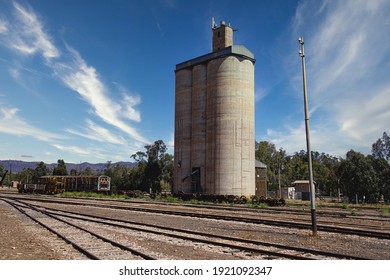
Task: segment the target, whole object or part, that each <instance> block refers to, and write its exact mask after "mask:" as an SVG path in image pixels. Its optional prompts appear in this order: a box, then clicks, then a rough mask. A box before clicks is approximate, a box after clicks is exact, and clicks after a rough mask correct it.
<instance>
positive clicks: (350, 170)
mask: <svg viewBox="0 0 390 280" xmlns="http://www.w3.org/2000/svg"><path fill="white" fill-rule="evenodd" d="M338 174H339V177H340V185H341V187H342V190H343V194H344V195H346V196H348V197H349V199H350V201H355V198H356V196H357V197H358V199H359V200H362V199H363V197H364V198H365V199H364V200H365V201H368V202H378V200H379V195H380V192H379V191H380V190H379V183H380V182H379V177H378V176H377V172H376V170H375V169H374V157H373V156H364V155H363V154H362V153H359V152H355V151H354V150H350V151H349V152H347V155H346V159H345V160H342V161H341V163H340V166H339V169H338Z"/></svg>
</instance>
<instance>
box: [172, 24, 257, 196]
mask: <svg viewBox="0 0 390 280" xmlns="http://www.w3.org/2000/svg"><path fill="white" fill-rule="evenodd" d="M212 36H213V38H212V52H211V53H208V54H206V55H203V56H200V57H196V58H193V59H190V60H188V61H185V62H183V63H179V64H177V65H176V70H175V75H176V85H175V148H174V186H173V192H174V193H178V192H184V193H201V194H217V195H245V196H250V195H253V194H255V139H254V119H255V118H254V63H255V59H254V56H253V54H252V53H251V52H250V51H249V50H248V49H247V48H245V47H244V46H240V45H234V44H233V28H232V27H231V26H230V24H225V22H224V21H221V22H220V25H219V26H217V25H216V24H215V23H214V20H213V24H212Z"/></svg>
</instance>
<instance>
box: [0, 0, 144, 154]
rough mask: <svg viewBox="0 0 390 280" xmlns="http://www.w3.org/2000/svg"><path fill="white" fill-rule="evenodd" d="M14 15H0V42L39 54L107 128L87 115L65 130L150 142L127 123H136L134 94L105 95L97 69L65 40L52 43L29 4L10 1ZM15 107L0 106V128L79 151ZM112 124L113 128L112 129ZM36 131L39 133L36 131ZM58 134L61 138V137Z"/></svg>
mask: <svg viewBox="0 0 390 280" xmlns="http://www.w3.org/2000/svg"><path fill="white" fill-rule="evenodd" d="M13 7H14V13H13V15H14V17H13V18H12V19H11V20H10V21H8V20H6V19H1V18H0V42H1V44H3V45H5V46H6V47H7V48H9V49H10V50H12V51H13V52H14V53H16V54H18V55H23V56H34V55H41V56H42V58H43V62H44V65H45V66H46V67H48V69H50V70H51V71H52V73H53V75H54V76H55V77H56V78H58V79H59V80H60V81H61V82H62V83H63V84H64V85H65V86H66V87H68V88H69V89H71V90H73V91H75V92H77V94H79V95H80V96H81V98H82V100H84V101H85V102H86V103H87V104H88V105H89V106H90V107H91V109H92V111H93V113H94V114H95V116H97V117H98V118H99V119H100V120H102V121H103V122H104V123H105V124H106V125H107V126H108V127H109V128H108V127H102V126H98V125H97V124H96V123H95V122H93V121H92V120H87V122H86V127H85V128H84V129H82V130H79V131H78V130H76V129H74V128H68V129H65V131H66V132H68V133H70V134H73V135H76V136H81V137H84V138H87V139H90V140H93V141H98V142H107V143H112V144H117V145H122V146H124V147H128V142H133V143H134V144H133V145H134V146H140V145H144V144H145V143H149V142H150V141H149V140H148V139H146V138H145V137H144V136H142V135H141V134H140V133H139V132H138V131H137V129H135V128H134V127H133V125H132V124H131V123H130V122H136V123H139V122H140V121H141V113H140V112H139V111H138V110H137V109H136V106H137V105H138V104H139V103H140V102H141V98H140V96H139V95H132V94H130V93H129V92H128V91H127V90H126V89H125V88H124V87H122V86H120V87H117V90H118V91H119V93H120V94H121V95H122V99H121V100H118V99H116V100H114V99H112V97H110V93H111V91H110V89H109V88H108V87H107V86H106V85H105V84H104V83H103V82H102V79H101V77H100V76H99V73H98V71H97V70H96V69H95V68H94V67H93V66H91V65H88V63H87V62H86V61H85V60H84V59H83V58H82V57H81V55H80V53H79V52H78V51H77V50H75V49H74V48H72V47H70V46H68V45H65V47H64V48H62V49H61V51H60V48H59V47H58V46H57V45H56V44H55V43H54V41H53V39H52V38H51V36H50V35H49V34H48V33H47V32H46V31H45V27H44V24H43V23H42V21H41V20H40V19H39V17H38V16H37V15H36V14H35V12H34V11H33V9H32V8H30V7H28V6H23V5H21V4H19V3H17V2H13ZM9 74H10V75H11V77H13V79H15V80H20V78H21V77H20V75H21V72H20V71H18V69H16V68H13V69H11V70H9ZM17 112H18V109H16V108H11V109H2V110H1V115H0V117H1V118H2V119H3V120H6V121H8V124H5V123H2V124H1V126H0V132H4V133H10V134H14V135H25V136H27V135H29V136H32V137H35V138H36V139H39V140H42V141H45V142H50V141H52V142H53V143H55V144H52V146H53V147H55V148H57V149H59V150H62V151H68V152H71V153H74V154H79V155H83V150H82V149H80V148H77V147H75V146H72V145H62V144H61V145H60V144H57V143H56V142H55V141H54V140H58V139H59V135H57V134H52V133H49V132H46V131H44V130H43V129H40V128H38V127H36V126H32V125H29V124H28V122H27V121H26V120H24V119H22V118H20V117H18V115H17ZM113 128H115V129H113ZM117 130H119V131H121V132H124V133H125V134H126V135H127V137H128V138H131V139H132V140H129V139H125V138H124V137H123V136H121V135H115V134H114V133H115V131H117ZM36 135H42V136H36ZM62 138H63V137H62Z"/></svg>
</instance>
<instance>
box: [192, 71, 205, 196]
mask: <svg viewBox="0 0 390 280" xmlns="http://www.w3.org/2000/svg"><path fill="white" fill-rule="evenodd" d="M206 90H207V67H206V65H204V64H200V65H196V66H194V68H193V70H192V104H191V105H192V107H191V111H192V115H191V118H192V130H191V131H192V137H191V138H192V139H191V171H192V176H191V185H192V192H195V193H203V192H204V191H205V189H204V187H205V162H206V155H205V150H206Z"/></svg>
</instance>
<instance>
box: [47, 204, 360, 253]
mask: <svg viewBox="0 0 390 280" xmlns="http://www.w3.org/2000/svg"><path fill="white" fill-rule="evenodd" d="M46 209H48V210H50V211H56V212H57V213H55V214H54V213H52V212H50V213H51V214H54V215H59V216H64V217H69V218H74V219H79V220H83V221H88V222H95V223H100V224H104V225H110V226H115V227H121V228H126V229H130V230H136V231H143V232H148V233H153V234H159V235H166V236H170V237H175V238H181V239H183V238H185V239H189V240H191V241H194V242H203V243H204V242H207V243H210V242H209V241H207V240H206V241H205V240H204V239H199V238H190V237H186V236H184V237H183V236H182V235H178V234H174V233H172V232H173V231H176V232H180V233H183V234H192V235H199V236H203V237H208V238H217V239H224V240H228V241H231V242H240V243H247V244H248V245H250V246H267V247H276V248H279V249H284V250H293V251H299V252H303V253H308V254H313V255H322V256H327V257H334V258H339V259H354V260H367V259H368V258H362V257H359V256H351V255H346V254H339V253H333V252H327V251H320V250H315V249H308V248H301V247H294V246H289V245H282V244H275V243H268V242H262V241H256V240H250V239H243V238H237V237H230V236H221V235H216V234H211V233H204V232H198V231H192V230H185V229H177V228H172V227H166V226H158V225H150V224H145V223H139V222H132V221H127V220H122V219H114V218H106V217H101V216H95V215H89V214H80V213H77V212H73V211H65V210H56V209H53V208H46ZM58 212H63V213H68V214H72V215H79V216H85V217H89V218H93V219H101V220H107V221H111V222H119V223H125V224H132V225H135V226H129V225H118V224H115V223H111V222H106V221H99V220H91V219H88V218H83V217H74V216H69V215H67V214H61V213H58ZM136 226H147V227H153V228H157V229H160V230H166V231H169V232H170V233H164V232H161V231H156V230H151V229H142V228H139V227H136ZM213 245H218V246H226V245H227V244H226V243H223V242H222V243H221V242H214V243H213ZM235 249H241V250H242V249H245V250H249V251H252V252H257V253H263V254H264V253H266V254H273V255H275V254H274V253H273V252H270V251H268V250H261V249H255V248H253V247H249V248H247V247H245V248H243V247H241V246H238V247H235ZM255 250H256V251H255ZM276 254H277V256H280V257H287V256H293V258H295V259H313V258H308V257H303V258H301V257H300V256H298V257H297V256H296V255H290V254H285V253H277V252H276Z"/></svg>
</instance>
